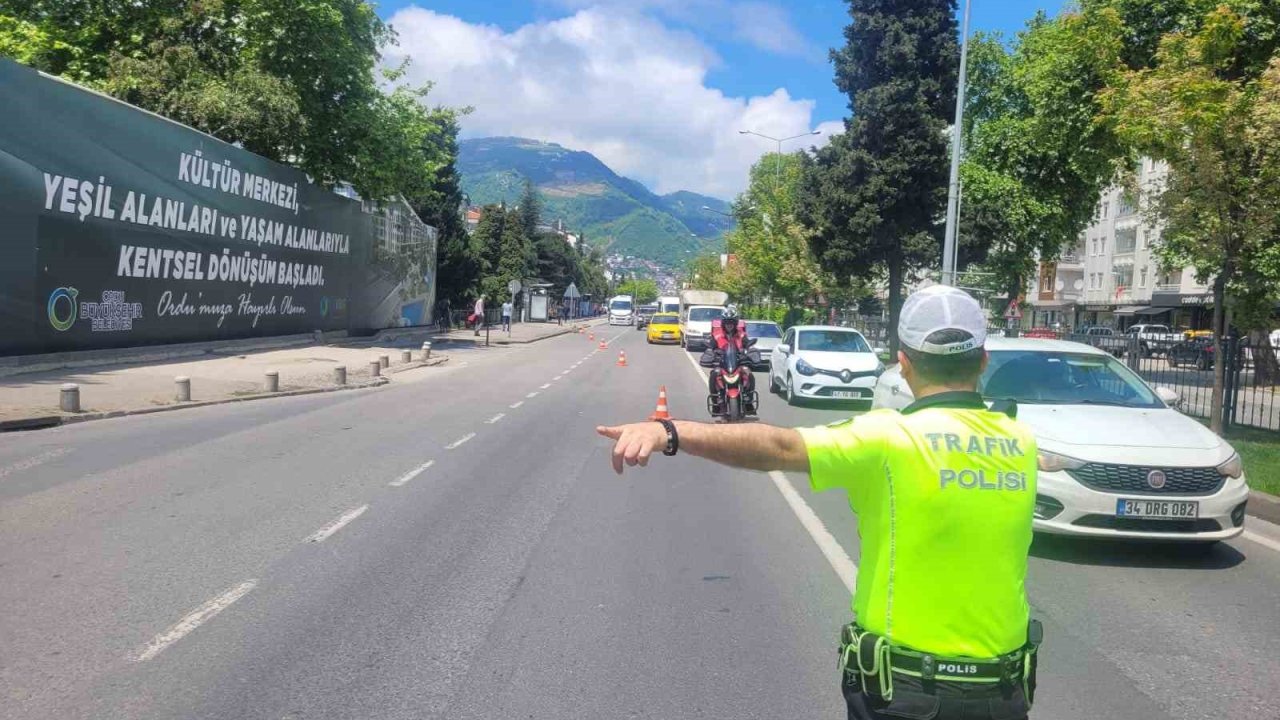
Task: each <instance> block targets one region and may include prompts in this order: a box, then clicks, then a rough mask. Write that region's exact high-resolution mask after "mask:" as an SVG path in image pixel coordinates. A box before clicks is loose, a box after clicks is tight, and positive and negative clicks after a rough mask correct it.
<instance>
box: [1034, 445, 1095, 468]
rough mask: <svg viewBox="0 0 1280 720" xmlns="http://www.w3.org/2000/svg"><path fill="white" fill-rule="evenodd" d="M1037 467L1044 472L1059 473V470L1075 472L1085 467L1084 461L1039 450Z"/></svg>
mask: <svg viewBox="0 0 1280 720" xmlns="http://www.w3.org/2000/svg"><path fill="white" fill-rule="evenodd" d="M1036 467H1038V468H1040V470H1041V471H1042V472H1058V471H1059V470H1075V469H1076V468H1079V467H1084V461H1083V460H1077V459H1075V458H1073V457H1067V456H1066V455H1059V454H1057V453H1051V452H1049V451H1047V450H1039V451H1037V452H1036Z"/></svg>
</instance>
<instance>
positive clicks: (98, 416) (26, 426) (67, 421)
mask: <svg viewBox="0 0 1280 720" xmlns="http://www.w3.org/2000/svg"><path fill="white" fill-rule="evenodd" d="M448 361H449V358H448V356H445V355H441V356H439V357H434V358H431V359H430V360H419V361H418V362H416V363H412V364H408V365H400V366H397V367H395V368H393V369H388V370H387V371H386V372H388V373H390V374H394V373H400V372H404V371H406V370H416V369H418V368H423V367H435V366H437V365H443V364H445V363H446V362H448ZM390 383H391V379H390V378H388V377H379V378H376V379H374V380H370V381H368V382H362V383H352V384H349V385H333V386H330V387H318V388H300V389H298V390H284V391H281V392H274V393H265V392H264V393H254V394H252V395H239V396H236V397H229V398H218V399H216V400H197V401H195V402H184V403H175V404H173V405H157V406H155V407H143V408H133V409H130V410H102V411H98V412H85V413H80V414H78V415H44V416H38V417H30V418H18V419H15V420H4V421H0V432H5V431H14V430H32V429H37V428H47V427H54V426H57V425H74V424H76V423H82V422H91V421H93V420H107V419H110V418H120V417H128V416H130V415H153V414H155V413H162V412H172V411H174V410H188V409H191V408H201V407H210V406H212V405H227V404H230V403H238V402H252V401H254V400H270V399H271V398H281V397H298V396H300V395H319V394H321V393H331V392H342V391H344V390H368V389H370V388H375V387H382V386H383V385H387V384H390Z"/></svg>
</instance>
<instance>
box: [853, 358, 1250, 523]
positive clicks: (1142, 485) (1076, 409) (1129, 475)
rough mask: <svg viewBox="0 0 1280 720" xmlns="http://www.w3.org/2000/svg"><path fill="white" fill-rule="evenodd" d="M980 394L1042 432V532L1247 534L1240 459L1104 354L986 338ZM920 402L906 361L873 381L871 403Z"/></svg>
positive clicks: (1167, 393)
mask: <svg viewBox="0 0 1280 720" xmlns="http://www.w3.org/2000/svg"><path fill="white" fill-rule="evenodd" d="M986 347H987V352H988V354H989V356H990V363H989V364H988V366H987V371H986V372H985V373H984V374H983V376H982V381H981V384H980V388H979V389H980V390H981V392H982V394H983V396H984V397H985V398H987V399H988V400H1013V401H1014V402H1016V403H1017V412H1018V419H1019V420H1021V421H1023V422H1025V423H1026V424H1027V425H1029V426H1030V427H1031V429H1032V431H1033V432H1034V433H1035V435H1036V444H1037V446H1038V449H1039V466H1040V473H1039V481H1038V485H1037V488H1036V505H1035V529H1036V530H1037V531H1040V532H1045V533H1054V534H1062V535H1087V536H1101V537H1123V538H1133V539H1144V540H1177V541H1199V542H1213V541H1216V540H1225V539H1228V538H1232V537H1235V536H1237V535H1239V534H1240V533H1241V532H1242V531H1243V530H1244V513H1245V501H1246V500H1247V499H1248V497H1249V487H1248V485H1247V484H1246V482H1245V477H1244V468H1243V467H1242V465H1241V462H1240V456H1239V455H1237V454H1236V452H1235V450H1234V449H1233V448H1232V447H1231V445H1230V444H1228V443H1227V442H1226V441H1225V440H1223V439H1222V438H1220V437H1218V436H1217V435H1215V434H1213V433H1212V432H1210V431H1209V429H1208V428H1206V427H1205V426H1204V425H1202V424H1200V423H1199V422H1197V421H1195V420H1194V419H1192V418H1189V417H1187V416H1185V415H1183V414H1182V413H1180V412H1178V411H1177V410H1175V409H1173V408H1172V407H1170V406H1169V405H1168V404H1166V403H1176V402H1177V394H1176V393H1174V392H1173V391H1172V390H1169V389H1168V388H1156V389H1152V388H1151V387H1150V386H1149V385H1147V383H1146V382H1144V381H1143V380H1142V378H1140V377H1138V376H1137V375H1135V374H1134V373H1133V372H1132V371H1131V370H1129V368H1128V367H1126V366H1125V364H1124V363H1122V362H1120V361H1118V360H1116V359H1115V358H1113V357H1111V356H1110V355H1109V354H1107V353H1106V352H1104V351H1102V350H1099V349H1097V348H1093V347H1090V346H1088V345H1083V344H1080V343H1074V342H1065V341H1062V340H1031V339H1007V338H988V339H987V345H986ZM913 399H914V398H912V396H911V390H910V388H908V387H907V384H906V382H905V381H903V379H902V376H901V375H900V374H899V372H898V368H897V366H894V367H892V368H889V369H888V370H887V371H886V372H885V373H884V374H883V375H882V376H881V377H880V379H879V382H878V383H877V384H876V390H875V399H874V401H873V403H872V406H873V407H876V408H880V407H889V408H903V407H906V406H907V405H909V404H910V403H911V402H912V401H913Z"/></svg>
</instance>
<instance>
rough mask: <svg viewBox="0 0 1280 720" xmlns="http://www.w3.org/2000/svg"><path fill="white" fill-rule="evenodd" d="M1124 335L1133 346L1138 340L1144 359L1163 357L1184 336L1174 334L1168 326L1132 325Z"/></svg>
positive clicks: (1139, 350) (1139, 349)
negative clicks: (1156, 356)
mask: <svg viewBox="0 0 1280 720" xmlns="http://www.w3.org/2000/svg"><path fill="white" fill-rule="evenodd" d="M1124 334H1125V337H1126V338H1127V339H1128V340H1129V343H1130V345H1131V346H1132V344H1133V340H1134V339H1135V338H1136V339H1137V341H1138V352H1139V353H1141V355H1142V357H1151V356H1152V355H1163V354H1165V353H1166V352H1168V350H1169V347H1170V346H1171V345H1173V344H1174V343H1176V342H1179V341H1181V340H1182V335H1180V334H1178V333H1176V332H1174V331H1173V330H1172V329H1170V327H1169V326H1168V325H1146V324H1141V325H1130V326H1129V328H1128V329H1127V330H1125V331H1124Z"/></svg>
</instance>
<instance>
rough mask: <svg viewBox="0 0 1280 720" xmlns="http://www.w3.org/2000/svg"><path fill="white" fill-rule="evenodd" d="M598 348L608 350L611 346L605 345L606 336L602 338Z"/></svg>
mask: <svg viewBox="0 0 1280 720" xmlns="http://www.w3.org/2000/svg"><path fill="white" fill-rule="evenodd" d="M596 349H597V350H608V349H609V346H608V345H605V343H604V338H600V346H599V347H598V348H596Z"/></svg>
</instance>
